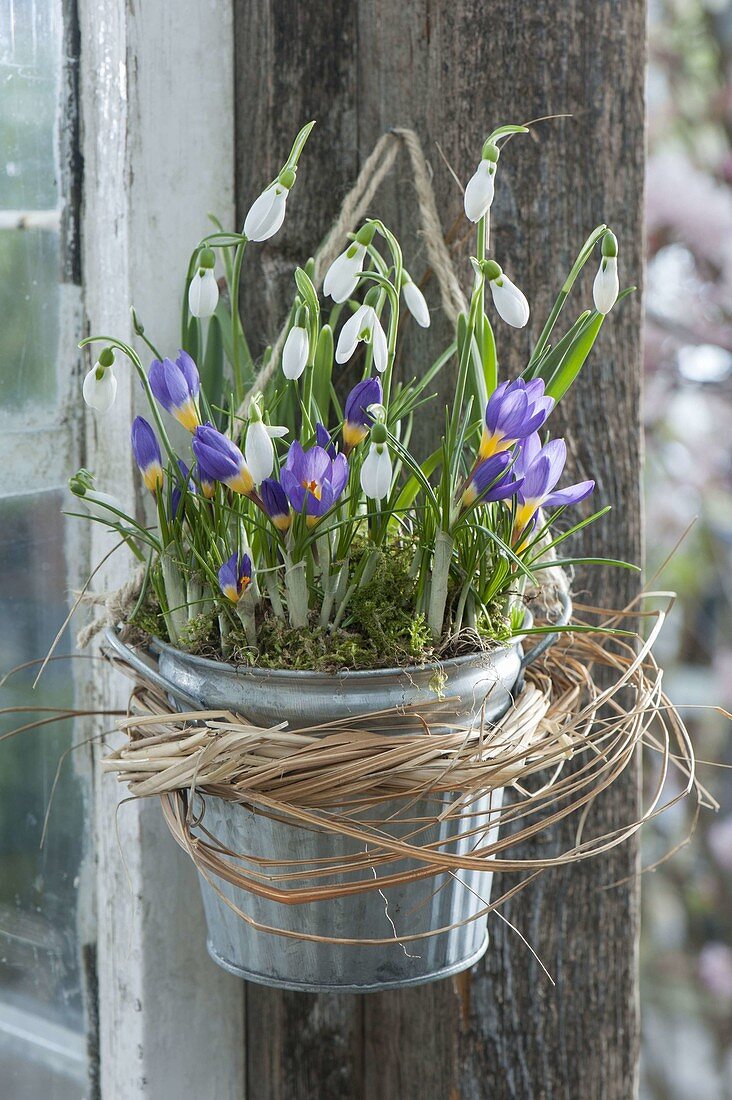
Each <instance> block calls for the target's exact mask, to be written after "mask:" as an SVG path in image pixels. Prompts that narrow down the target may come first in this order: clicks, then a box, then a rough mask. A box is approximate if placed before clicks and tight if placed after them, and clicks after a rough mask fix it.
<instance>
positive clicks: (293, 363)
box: [282, 325, 310, 380]
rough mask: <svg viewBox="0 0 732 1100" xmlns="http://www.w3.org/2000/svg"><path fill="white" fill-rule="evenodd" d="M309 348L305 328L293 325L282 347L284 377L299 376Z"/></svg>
mask: <svg viewBox="0 0 732 1100" xmlns="http://www.w3.org/2000/svg"><path fill="white" fill-rule="evenodd" d="M309 350H310V342H309V340H308V333H307V329H305V328H302V327H300V326H299V325H293V327H292V328H291V329H290V331H289V332H288V334H287V339H286V340H285V346H284V348H283V349H282V373H283V374H284V376H285V378H289V379H291V380H292V379H295V378H299V377H300V375H301V374H302V372H303V371H304V370H305V367H306V366H307V361H308V354H309Z"/></svg>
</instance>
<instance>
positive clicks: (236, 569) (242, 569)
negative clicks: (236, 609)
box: [219, 554, 252, 603]
mask: <svg viewBox="0 0 732 1100" xmlns="http://www.w3.org/2000/svg"><path fill="white" fill-rule="evenodd" d="M251 582H252V562H251V558H250V557H249V555H248V554H243V555H242V556H241V557H239V556H238V555H237V554H232V555H231V557H230V558H229V559H228V561H225V562H224V564H223V565H222V566H221V568H220V569H219V584H220V585H221V591H222V592H223V594H224V595H225V596H226V598H227V600H231V602H232V603H238V602H239V600H240V599H241V598H242V596H243V595H244V593H245V592H246V590H247V588H248V587H249V585H250V584H251Z"/></svg>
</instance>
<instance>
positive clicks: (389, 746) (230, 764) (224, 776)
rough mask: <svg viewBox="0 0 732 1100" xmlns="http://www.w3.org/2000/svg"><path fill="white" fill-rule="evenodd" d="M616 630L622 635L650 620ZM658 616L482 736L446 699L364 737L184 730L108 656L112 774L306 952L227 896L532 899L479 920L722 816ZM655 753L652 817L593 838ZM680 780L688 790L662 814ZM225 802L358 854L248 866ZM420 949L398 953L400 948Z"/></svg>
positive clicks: (550, 677)
mask: <svg viewBox="0 0 732 1100" xmlns="http://www.w3.org/2000/svg"><path fill="white" fill-rule="evenodd" d="M585 610H591V609H585ZM611 614H612V615H613V616H614V619H613V621H614V622H617V620H618V617H619V616H622V615H628V614H633V615H637V610H633V611H630V610H629V611H626V612H621V613H618V612H613V613H611ZM647 614H652V615H653V616H655V619H656V622H655V625H654V627H653V629H652V630H651V631H650V634H649V637H648V639H647V640H646V641H642V639H640V638H639V637H636V636H632V637H628V636H622V637H619V636H618V635H617V634H615V633H613V632H612V631H611V630H610V629H609V623H606V627H607V629H605V630H603V628H602V626H601V627H598V628H597V630H596V632H593V633H567V634H563V635H562V636H561V639H560V640H559V641H558V642H557V643H556V644H555V646H554V647H553V649H551V650H549V651H548V652H547V654H546V655H545V656H544V658H543V659H542V660H541V661H540V662H539V663H538V664H537V666H536V668H535V669H532V670H530V671H529V672H528V673H527V679H526V683H525V685H524V686H523V688H522V689H521V691H520V693H519V694H518V695H517V697H516V699H515V702H514V705H513V706H512V707H511V709H510V710H509V711H508V713H507V714H506V715H505V716H504V717H503V718H502V719H501V720H500V721H498V722H496V723H493V724H488V723H487V722H478V723H477V724H476V725H474V726H472V727H470V726H467V725H466V726H459V725H456V724H455V723H454V722H452V723H451V722H450V721H448V720H446V718H445V714H444V711H445V710H446V709H447V708H448V706H449V700H438V701H436V702H435V704H434V705H433V706H428V707H424V706H420V707H419V708H409V707H406V708H397V709H394V710H390V711H382V712H379V713H378V714H374V715H371V716H368V717H367V718H365V719H359V726H358V727H357V728H355V727H354V724H353V721H351V722H350V723H349V722H348V721H343V720H340V721H335V722H330V723H328V724H326V725H323V726H318V727H310V728H308V729H300V730H298V731H291V730H288V729H287V727H286V723H285V722H284V721H283V722H282V723H281V724H279V725H277V726H274V727H272V728H269V729H263V728H261V727H257V726H254V725H252V724H251V723H250V722H248V721H247V719H246V717H245V716H242V715H238V714H235V713H233V712H231V711H227V710H221V709H216V710H195V711H187V712H180V713H179V712H177V711H176V710H175V709H174V707H173V706H172V704H171V703H170V702H169V700H168V698H166V696H165V693H164V692H163V691H162V690H161V689H160V688H159V687H156V686H155V684H153V683H152V682H149V681H147V680H146V679H145V678H144V677H141V676H140V675H139V673H136V672H135V671H134V670H133V669H132V668H131V667H130V666H127V665H125V662H124V660H123V659H120V657H119V654H118V653H115V654H111V653H108V654H107V656H108V658H109V659H110V660H112V661H113V663H114V664H115V665H116V666H118V667H120V668H121V669H122V671H125V672H126V673H127V674H128V675H130V676H131V677H132V678H133V679H134V681H135V686H134V689H133V692H132V696H131V700H130V707H129V714H128V715H127V717H125V718H124V719H122V720H121V721H120V722H119V726H120V728H121V729H122V730H123V731H124V732H125V734H126V735H127V738H128V740H127V742H126V743H125V744H124V745H123V746H122V747H121V748H119V749H117V750H115V751H113V752H111V753H109V754H108V756H107V757H106V759H105V760H104V763H103V767H104V768H105V769H106V770H107V771H111V772H114V773H116V774H117V777H118V779H119V780H120V781H121V782H124V783H126V784H127V785H128V788H129V790H130V794H131V795H132V796H133V797H151V796H159V797H160V798H161V803H162V808H163V813H164V816H165V820H166V822H167V825H168V827H169V829H170V831H171V833H172V835H173V837H174V838H175V840H176V841H177V842H178V844H179V845H180V846H181V847H182V848H183V849H184V850H185V851H186V852H188V854H189V855H190V856H191V858H192V860H193V862H194V863H195V865H196V867H197V868H198V870H199V871H200V873H201V874H202V875H203V877H204V878H205V879H206V880H207V881H208V882H209V883H210V884H211V885H212V886H213V888H214V889H215V890H216V891H217V893H219V896H220V897H221V898H222V899H223V900H224V901H225V902H226V904H227V905H229V906H230V907H231V908H232V909H234V911H235V912H237V913H238V914H239V916H241V918H242V919H244V920H245V921H247V923H249V924H251V925H253V926H254V927H256V928H259V929H263V930H266V931H270V932H276V933H278V934H281V935H295V934H294V933H289V932H285V931H283V930H280V929H277V928H271V927H269V926H264V925H261V924H259V923H258V922H256V921H254V920H253V919H252V918H251V917H250V916H249V915H247V914H246V913H245V912H243V911H242V910H241V909H240V908H239V907H237V906H236V905H235V903H234V902H233V901H231V900H230V898H227V897H225V896H224V894H223V893H221V890H220V889H219V887H218V886H217V885H216V880H223V881H224V882H227V883H229V884H231V885H232V886H234V887H237V888H240V889H242V890H245V891H249V892H250V893H252V894H254V895H257V896H259V897H262V898H266V899H269V900H272V901H276V902H280V903H284V904H298V903H306V902H312V901H318V900H327V899H332V898H338V897H343V896H345V895H349V894H358V893H362V892H364V891H369V890H374V889H379V890H383V889H384V888H386V887H388V886H392V885H396V884H401V883H405V882H407V881H414V880H416V879H430V878H436V877H437V876H443V879H444V876H445V875H446V874H448V875H455V874H456V873H458V872H459V871H461V870H462V871H464V870H478V871H485V870H494V871H498V872H509V873H513V874H516V875H518V876H519V881H518V883H517V884H516V885H515V886H514V887H512V888H511V889H510V890H509V891H508V892H507V893H506V894H504V895H503V897H501V898H498V899H497V900H496V901H494V902H493V903H492V904H491V905H486V907H485V909H482V910H481V913H479V914H477V915H478V916H479V915H482V914H484V913H485V912H487V911H489V910H491V909H494V908H496V907H497V906H498V905H500V904H501V903H502V902H503V901H505V900H506V898H507V897H508V896H510V895H511V894H513V893H515V892H516V890H518V889H521V888H522V887H523V886H524V885H526V884H527V882H528V881H530V880H531V879H532V878H533V877H534V876H535V874H536V873H539V872H540V871H542V870H544V869H546V868H548V867H553V866H558V865H562V864H568V863H573V862H578V861H580V860H584V859H587V858H589V857H591V856H594V855H597V854H599V853H602V852H606V851H608V850H609V849H611V848H613V847H615V846H617V845H618V844H621V843H623V842H624V841H626V840H627V839H628V838H630V837H631V836H632V835H633V834H634V833H635V832H637V830H638V829H639V828H640V827H641V825H642V824H643V823H644V822H647V821H649V820H650V819H651V818H653V817H655V816H656V815H657V814H659V813H660V812H661V811H662V810H663V809H666V808H668V807H669V806H670V805H672V804H673V803H675V802H677V801H679V800H680V799H682V798H684V797H685V796H686V795H688V794H689V793H690V792H692V791H693V792H694V793H695V796H696V800H697V803H698V805H699V806H701V805H705V804H706V805H710V804H713V802H712V800H711V799H710V797H709V796H708V795H707V793H706V791H704V789H703V788H702V787H701V785H700V784H699V782H698V781H697V779H696V776H695V762H694V753H693V749H692V746H691V743H690V740H689V736H688V733H687V731H686V728H685V726H684V723H683V721H682V719H681V717H680V716H679V714H678V712H677V711H676V710H675V708H674V707H673V705H672V704H671V703H670V702H669V700H668V698H667V697H666V696H665V694H664V692H663V688H662V673H661V670H660V669H659V668H658V665H657V664H656V662H655V660H654V658H653V655H652V652H651V649H652V645H653V642H654V640H655V638H656V636H657V634H658V631H659V630H660V628H661V625H662V623H663V620H664V617H665V616H664V613H663V612H652V613H647ZM601 684H602V685H603V686H600V685H601ZM604 685H607V686H604ZM641 747H642V748H646V749H649V750H651V751H652V752H654V753H655V754H656V756H657V758H658V762H659V763H658V767H657V769H656V780H655V787H654V790H653V792H652V794H651V796H650V801H649V803H648V805H647V806H646V808H645V809H644V810H643V811H642V812H641V813H640V815H639V816H638V817H637V818H635V819H633V820H629V821H628V822H626V823H625V824H623V825H620V826H619V827H618V828H616V829H614V830H612V831H611V832H607V833H603V834H601V835H597V836H585V830H586V823H587V820H588V815H589V811H590V809H591V806H592V803H593V801H594V800H595V799H596V798H597V797H598V796H599V795H600V794H601V793H602V792H604V791H606V790H607V789H608V788H609V787H610V786H611V785H612V784H613V783H614V782H616V781H617V780H618V778H619V777H620V776H621V775H622V773H623V772H624V770H625V769H626V768H627V767H628V766H629V764H630V763H631V761H632V759H633V756H634V754H635V752H636V751H637V750H639V749H640V748H641ZM569 760H573V761H574V765H573V767H572V768H571V769H569V768H565V765H566V763H567V762H568V761H569ZM672 767H673V768H676V769H677V770H678V772H679V774H680V776H681V783H680V784H677V785H676V786H675V787H674V793H673V794H672V795H670V796H669V797H665V794H664V788H665V784H666V779H667V777H668V773H669V770H670V769H671V768H672ZM500 788H509V789H510V790H511V791H512V796H511V797H510V799H508V800H506V799H504V803H503V807H502V808H500V809H499V808H496V807H495V806H492V808H491V809H490V811H489V812H486V811H485V809H482V810H481V808H480V806H479V805H478V803H479V800H485V798H486V796H488V795H490V793H491V792H493V791H497V790H499V789H500ZM210 796H215V797H217V798H222V799H226V800H229V801H233V802H238V803H240V804H241V805H242V806H243V807H246V809H247V811H248V812H251V811H255V812H256V813H258V814H262V815H268V816H271V817H273V818H275V819H277V820H280V821H285V822H286V823H288V824H291V825H296V826H298V827H301V828H303V829H315V830H322V831H325V832H327V833H330V834H332V835H335V836H337V837H340V838H342V839H343V842H344V843H343V851H344V854H343V856H342V857H340V856H338V857H334V856H331V857H330V858H329V859H324V860H323V861H322V863H321V864H319V865H317V866H315V865H313V863H312V862H305V861H289V862H288V863H287V864H282V863H277V862H276V861H274V860H272V859H271V858H267V857H266V856H262V855H261V854H259V855H258V854H255V853H252V852H234V851H232V850H230V849H229V848H227V847H226V845H224V844H223V843H221V842H220V840H219V839H217V838H216V837H215V836H214V835H213V834H212V833H211V832H210V830H209V829H208V828H207V823H206V799H207V798H208V797H210ZM425 799H426V800H433V801H434V813H433V815H432V816H424V811H422V816H417V815H416V812H415V806H416V804H417V803H420V804H421V805H422V806H423V807H424V804H425V803H424V800H425ZM428 804H429V802H428ZM481 805H482V806H484V805H485V802H482V803H481ZM570 815H575V816H576V819H577V831H576V835H575V843H574V845H573V846H572V847H571V848H569V849H567V850H566V851H563V852H561V853H559V854H557V855H553V856H551V857H545V858H536V857H531V858H529V857H526V856H522V855H521V850H520V849H521V844H522V843H523V842H524V841H526V840H528V839H529V838H531V837H535V836H536V835H537V834H538V833H540V832H542V831H544V830H546V829H548V828H550V827H551V826H552V825H554V824H556V822H558V821H560V820H562V819H563V818H566V817H569V816H570ZM445 818H449V819H450V820H451V821H452V822H455V821H458V822H461V823H463V824H464V827H463V828H459V829H458V832H459V835H458V836H455V835H453V836H451V837H450V838H449V840H440V841H435V840H426V839H424V838H425V836H426V835H427V836H429V835H430V833H429V830H430V828H431V827H433V826H435V825H436V824H437V823H438V822H439V821H441V820H444V819H445ZM496 826H499V827H500V828H499V829H498V835H497V838H496ZM489 834H490V837H489ZM432 835H434V830H433V833H432ZM466 840H468V841H469V844H468V845H465V844H463V845H462V847H466V846H467V847H468V849H469V850H468V851H467V852H464V851H456V850H455V848H456V846H457V845H458V844H459V842H461V841H463V842H464V841H466ZM377 871H378V875H377ZM435 888H436V889H437V888H439V885H436V886H435ZM441 931H444V929H434V930H432V931H431V932H429V933H424V932H420V933H419V935H418V936H415V937H414V938H420V939H421V938H425V936H426V935H427V936H429V935H436V934H439V933H440V932H441ZM297 937H299V938H302V939H314V940H321V941H326V942H340V943H366V942H368V943H388V942H393V938H384V939H379V940H369V941H365V940H348V939H338V940H331V938H330V937H327V936H318V935H308V934H300V933H297ZM409 939H410V936H408V935H407V936H399V937H398V942H400V943H403V942H406V941H408V940H409Z"/></svg>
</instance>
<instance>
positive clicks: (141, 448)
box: [130, 416, 163, 492]
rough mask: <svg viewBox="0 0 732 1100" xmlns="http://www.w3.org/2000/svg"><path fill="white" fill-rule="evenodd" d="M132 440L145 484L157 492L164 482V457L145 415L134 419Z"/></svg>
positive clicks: (134, 453)
mask: <svg viewBox="0 0 732 1100" xmlns="http://www.w3.org/2000/svg"><path fill="white" fill-rule="evenodd" d="M130 440H131V442H132V453H133V455H134V456H135V462H136V463H137V466H138V468H139V470H140V473H141V474H142V477H143V481H144V482H145V486H146V488H148V489H149V490H150V492H155V490H156V489H159V488H160V487H161V486H162V484H163V465H162V462H163V459H162V455H161V453H160V444H159V443H158V441H157V437H156V435H155V432H154V431H153V430H152V428H151V427H150V425H149V424H148V422H147V420H145V419H144V417H142V416H136V417H135V419H134V420H133V421H132V428H131V430H130Z"/></svg>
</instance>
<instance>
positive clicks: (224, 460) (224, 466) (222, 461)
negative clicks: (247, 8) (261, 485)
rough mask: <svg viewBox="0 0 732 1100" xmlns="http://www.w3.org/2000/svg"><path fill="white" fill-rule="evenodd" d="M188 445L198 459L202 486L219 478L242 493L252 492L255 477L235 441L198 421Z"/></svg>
mask: <svg viewBox="0 0 732 1100" xmlns="http://www.w3.org/2000/svg"><path fill="white" fill-rule="evenodd" d="M191 446H192V448H193V453H194V455H195V456H196V460H197V462H198V472H199V475H200V480H201V486H202V487H203V485H204V484H207V483H209V482H212V481H221V482H223V484H224V485H228V487H229V488H230V489H233V490H234V492H235V493H243V495H244V496H248V495H249V494H250V493H251V492H252V491H253V489H254V478H253V477H252V475H251V473H250V472H249V469H248V467H247V464H246V462H245V461H244V455H243V454H242V453H241V451H240V450H239V448H238V447H237V445H236V443H234V442H232V440H231V439H229V438H228V436H225V435H223V434H222V433H221V432H220V431H218V430H217V429H216V428H214V426H213V424H199V426H198V427H197V428H196V430H195V431H194V433H193V442H192V444H191ZM206 495H208V494H206Z"/></svg>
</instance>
